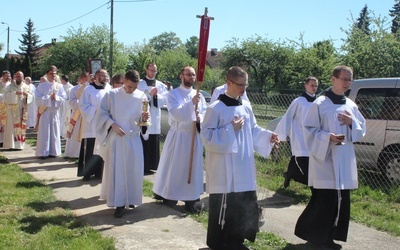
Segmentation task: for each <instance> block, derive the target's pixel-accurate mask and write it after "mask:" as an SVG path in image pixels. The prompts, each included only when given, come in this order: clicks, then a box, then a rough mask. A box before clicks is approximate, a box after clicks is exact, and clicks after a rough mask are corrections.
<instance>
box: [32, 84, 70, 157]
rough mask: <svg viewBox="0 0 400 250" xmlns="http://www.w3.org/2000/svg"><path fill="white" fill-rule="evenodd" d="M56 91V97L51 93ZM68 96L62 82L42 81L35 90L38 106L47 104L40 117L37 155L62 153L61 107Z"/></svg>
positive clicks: (57, 154)
mask: <svg viewBox="0 0 400 250" xmlns="http://www.w3.org/2000/svg"><path fill="white" fill-rule="evenodd" d="M53 93H56V99H55V100H52V99H51V95H52V94H53ZM66 98H67V95H66V94H65V92H64V89H63V87H62V85H61V84H59V83H57V82H54V83H50V82H42V83H40V84H39V85H38V86H37V88H36V91H35V102H36V106H38V107H40V106H45V107H46V110H45V111H44V112H43V113H42V114H41V116H40V119H39V128H38V131H37V142H36V156H49V155H52V156H60V155H61V138H60V137H61V131H60V108H61V106H62V104H63V102H64V101H65V99H66Z"/></svg>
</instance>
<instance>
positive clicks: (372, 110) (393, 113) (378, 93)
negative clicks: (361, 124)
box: [355, 88, 400, 120]
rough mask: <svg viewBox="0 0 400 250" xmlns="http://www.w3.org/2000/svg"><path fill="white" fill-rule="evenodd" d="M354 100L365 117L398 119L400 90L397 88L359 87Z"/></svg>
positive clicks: (399, 117) (399, 114) (399, 115)
mask: <svg viewBox="0 0 400 250" xmlns="http://www.w3.org/2000/svg"><path fill="white" fill-rule="evenodd" d="M355 102H356V104H357V105H358V109H359V110H360V112H361V113H362V115H363V116H364V117H365V118H366V119H378V120H399V119H400V91H399V90H398V89H393V88H387V89H386V88H365V89H359V90H358V93H357V97H356V100H355Z"/></svg>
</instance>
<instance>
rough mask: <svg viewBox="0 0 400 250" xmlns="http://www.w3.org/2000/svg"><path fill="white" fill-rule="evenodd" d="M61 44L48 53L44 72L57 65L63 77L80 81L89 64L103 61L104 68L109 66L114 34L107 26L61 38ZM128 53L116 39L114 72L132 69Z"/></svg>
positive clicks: (43, 68)
mask: <svg viewBox="0 0 400 250" xmlns="http://www.w3.org/2000/svg"><path fill="white" fill-rule="evenodd" d="M61 40H62V41H61V42H58V43H57V44H56V45H55V46H52V47H50V48H49V49H48V50H47V51H46V56H45V57H44V59H43V61H42V63H41V66H42V72H44V71H45V69H46V68H47V67H48V66H49V65H56V66H57V67H58V68H59V71H60V72H61V73H62V74H68V75H70V77H76V76H77V75H78V74H79V73H80V72H81V71H83V70H88V60H89V59H90V58H96V59H101V60H102V66H103V68H108V65H109V49H110V48H109V46H110V32H109V29H108V27H107V26H106V25H104V24H103V25H101V26H96V25H93V26H92V27H90V28H88V29H86V30H83V29H82V27H79V28H78V29H74V28H73V27H71V28H70V29H68V31H67V36H62V37H61ZM126 52H127V50H126V49H125V47H124V46H123V44H120V43H119V42H118V41H117V40H116V39H114V56H113V72H125V71H126V69H127V65H128V54H127V53H126Z"/></svg>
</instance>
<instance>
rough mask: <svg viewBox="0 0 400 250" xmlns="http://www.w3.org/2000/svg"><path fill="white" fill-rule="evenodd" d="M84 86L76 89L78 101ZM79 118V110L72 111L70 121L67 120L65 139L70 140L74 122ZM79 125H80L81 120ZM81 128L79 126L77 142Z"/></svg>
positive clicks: (80, 137) (79, 138) (79, 139)
mask: <svg viewBox="0 0 400 250" xmlns="http://www.w3.org/2000/svg"><path fill="white" fill-rule="evenodd" d="M85 87H86V84H82V85H81V86H80V87H79V88H78V92H77V94H76V96H77V97H78V99H80V98H81V96H82V93H83V90H84V89H85ZM79 117H81V110H80V109H79V108H78V109H76V110H75V111H74V114H73V115H72V117H71V119H70V120H69V124H68V128H67V138H71V135H72V132H73V131H74V128H75V125H76V121H77V120H78V119H79ZM80 124H82V119H81V122H80ZM81 131H82V129H81V126H79V134H78V141H79V142H80V141H81V140H82V135H81V133H82V132H81Z"/></svg>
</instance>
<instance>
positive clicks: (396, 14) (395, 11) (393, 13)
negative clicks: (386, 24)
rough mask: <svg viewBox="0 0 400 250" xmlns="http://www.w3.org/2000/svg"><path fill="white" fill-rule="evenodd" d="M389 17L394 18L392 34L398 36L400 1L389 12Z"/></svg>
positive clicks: (397, 0) (396, 0)
mask: <svg viewBox="0 0 400 250" xmlns="http://www.w3.org/2000/svg"><path fill="white" fill-rule="evenodd" d="M389 15H390V16H391V17H392V18H393V19H392V27H391V32H392V33H393V34H396V33H397V31H398V30H399V26H400V1H399V0H395V4H394V6H393V9H391V10H389Z"/></svg>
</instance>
